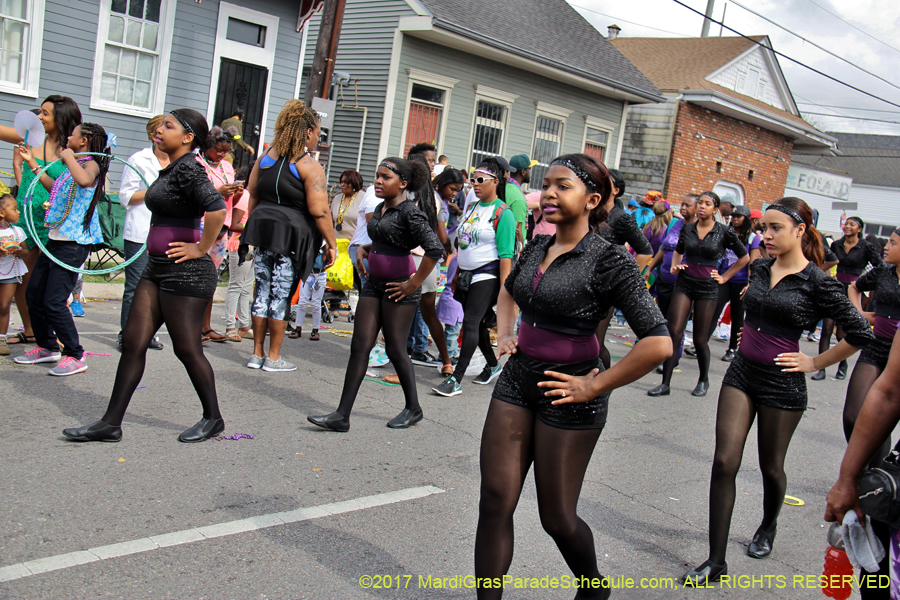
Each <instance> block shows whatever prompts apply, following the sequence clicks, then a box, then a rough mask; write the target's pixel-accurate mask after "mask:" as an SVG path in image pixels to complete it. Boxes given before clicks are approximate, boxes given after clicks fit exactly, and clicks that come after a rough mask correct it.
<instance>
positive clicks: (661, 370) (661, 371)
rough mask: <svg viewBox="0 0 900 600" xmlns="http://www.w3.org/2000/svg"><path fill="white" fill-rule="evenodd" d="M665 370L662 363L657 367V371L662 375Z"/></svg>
mask: <svg viewBox="0 0 900 600" xmlns="http://www.w3.org/2000/svg"><path fill="white" fill-rule="evenodd" d="M663 370H664V369H663V366H662V365H659V366H658V367H656V372H657V374H659V375H662V374H663Z"/></svg>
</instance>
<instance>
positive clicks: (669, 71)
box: [611, 35, 811, 127]
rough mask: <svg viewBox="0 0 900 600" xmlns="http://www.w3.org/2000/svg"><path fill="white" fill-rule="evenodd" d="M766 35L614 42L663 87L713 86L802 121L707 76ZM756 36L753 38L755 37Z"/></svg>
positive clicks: (781, 115)
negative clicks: (708, 79) (714, 81)
mask: <svg viewBox="0 0 900 600" xmlns="http://www.w3.org/2000/svg"><path fill="white" fill-rule="evenodd" d="M765 37H766V36H762V35H757V36H750V38H751V39H750V40H748V39H746V38H742V37H736V36H732V37H706V38H632V37H620V38H616V39H615V40H613V41H612V42H611V43H612V45H614V46H615V47H616V48H618V49H619V50H621V51H622V54H624V55H625V56H626V57H627V58H628V59H629V60H630V61H631V62H633V63H634V65H635V66H636V67H637V68H638V69H640V70H641V71H642V72H643V73H644V74H646V75H647V77H649V78H650V81H652V82H653V83H655V84H656V86H657V87H658V88H659V89H661V90H663V91H678V90H712V91H716V92H720V93H722V94H724V95H726V96H730V97H732V98H735V99H737V100H740V101H742V102H745V103H747V104H750V105H752V106H754V107H756V108H758V109H761V110H764V111H766V112H768V113H771V114H773V115H777V116H779V117H781V118H783V119H785V120H788V121H791V122H794V123H796V124H798V125H803V126H806V127H811V125H810V124H809V123H807V122H806V121H804V120H803V119H802V118H801V117H799V116H797V115H795V114H793V113H791V112H788V111H786V110H781V109H779V108H776V107H774V106H772V105H771V104H766V103H765V102H763V101H761V100H757V99H756V98H753V97H752V96H747V95H745V94H740V93H738V92H735V91H734V90H730V89H728V88H726V87H724V86H721V85H718V84H715V83H712V82H710V81H707V80H706V77H707V76H709V75H710V74H712V73H714V72H715V71H716V70H718V69H720V68H721V67H723V66H725V65H726V64H728V63H729V62H731V61H732V60H734V59H735V58H737V57H738V56H740V55H741V54H742V53H744V52H746V51H747V50H749V49H750V48H751V47H752V46H753V45H754V43H753V41H756V42H761V41H762V40H764V39H765ZM751 40H753V41H751Z"/></svg>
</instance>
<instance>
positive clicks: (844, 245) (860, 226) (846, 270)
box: [812, 217, 884, 381]
mask: <svg viewBox="0 0 900 600" xmlns="http://www.w3.org/2000/svg"><path fill="white" fill-rule="evenodd" d="M865 228H866V224H865V222H864V221H863V220H862V219H860V218H859V217H850V218H849V219H847V221H846V222H845V223H844V236H843V237H842V238H841V239H839V240H835V241H834V242H832V244H831V250H832V252H834V254H835V256H836V257H837V260H838V265H837V274H836V275H835V279H837V280H838V281H840V282H841V284H843V286H844V291H845V292H846V291H847V289H848V288H849V287H850V284H851V283H853V282H854V281H856V280H857V279H859V277H860V275H862V274H863V271H865V270H866V267H867V266H868V265H872V266H873V267H880V266H882V265H884V261H883V260H882V259H881V252H879V251H878V249H877V248H876V247H875V246H874V245H872V244H870V243H869V242H867V241H866V240H865V239H863V231H864V230H865ZM832 333H834V335H835V337H836V338H837V340H838V341H841V340H842V339H844V331H843V330H842V329H841V328H840V327H838V328H837V330H835V327H834V321H832V320H831V319H825V320H824V321H822V336H821V337H820V338H819V352H820V353H821V352H825V351H826V350H828V348H829V347H830V346H831V334H832ZM846 377H847V361H845V360H842V361H841V362H840V363H839V364H838V370H837V373H836V374H835V376H834V378H835V379H846ZM812 379H813V381H822V380H823V379H825V369H821V370H820V371H819V372H818V373H816V374H815V375H813V376H812Z"/></svg>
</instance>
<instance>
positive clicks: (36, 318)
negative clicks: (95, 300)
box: [25, 240, 91, 360]
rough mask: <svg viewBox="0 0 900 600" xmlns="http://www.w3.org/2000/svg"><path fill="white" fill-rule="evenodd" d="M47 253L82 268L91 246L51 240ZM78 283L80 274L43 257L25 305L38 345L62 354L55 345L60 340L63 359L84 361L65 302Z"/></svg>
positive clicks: (34, 272)
mask: <svg viewBox="0 0 900 600" xmlns="http://www.w3.org/2000/svg"><path fill="white" fill-rule="evenodd" d="M47 249H48V250H49V251H50V254H52V255H53V256H55V257H56V258H58V259H59V260H61V261H62V262H64V263H65V264H67V265H69V266H72V267H80V266H81V265H83V264H84V261H85V260H87V257H88V254H90V251H91V247H90V246H82V245H81V244H78V243H76V242H60V241H57V240H50V241H49V243H48V244H47ZM77 280H78V273H75V272H73V271H69V270H68V269H65V268H63V267H60V266H59V265H57V264H56V263H54V262H53V261H51V260H50V259H49V258H47V255H46V254H43V253H41V255H40V256H39V257H38V259H37V263H35V265H34V269H32V271H31V279H30V280H29V281H28V289H27V290H26V291H25V301H26V302H27V304H28V313H29V314H30V315H31V327H32V329H33V330H34V337H35V341H36V342H37V345H38V346H40V347H41V348H44V349H46V350H52V351H53V352H59V351H60V349H59V344H58V343H57V342H56V340H57V339H59V341H60V342H62V343H63V346H65V347H64V348H63V349H62V354H63V355H65V356H71V357H73V358H75V359H77V360H81V358H82V356H84V348H82V347H81V343H80V341H79V340H78V330H77V329H76V328H75V321H74V319H72V313H70V312H69V308H68V307H67V306H66V300H68V299H69V294H71V293H72V290H73V289H75V282H76V281H77Z"/></svg>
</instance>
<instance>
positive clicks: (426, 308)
mask: <svg viewBox="0 0 900 600" xmlns="http://www.w3.org/2000/svg"><path fill="white" fill-rule="evenodd" d="M436 298H437V292H428V293H427V294H422V299H421V300H420V301H419V310H420V311H421V312H422V320H423V321H425V324H426V325H427V326H428V333H430V334H431V339H433V340H434V345H435V346H437V349H438V352H439V353H440V355H441V363H442V364H445V365H449V364H450V353H449V352H447V339H446V338H445V337H444V326H443V325H441V321H440V319H438V316H437V307H436V306H435V299H436Z"/></svg>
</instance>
